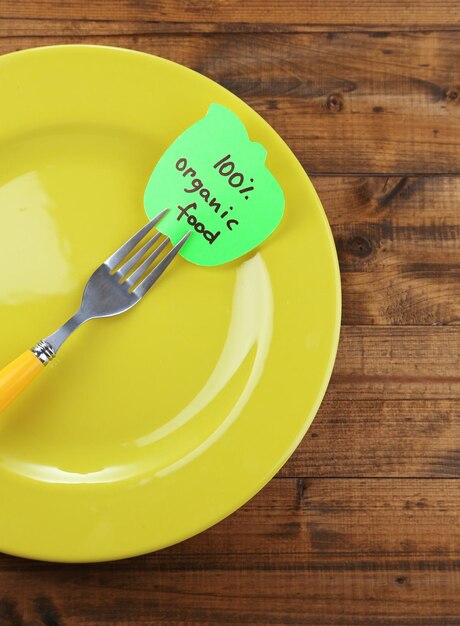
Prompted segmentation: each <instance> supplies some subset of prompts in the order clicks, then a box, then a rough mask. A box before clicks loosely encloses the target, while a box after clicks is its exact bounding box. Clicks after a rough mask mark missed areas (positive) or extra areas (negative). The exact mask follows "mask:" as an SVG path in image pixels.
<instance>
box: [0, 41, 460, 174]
mask: <svg viewBox="0 0 460 626" xmlns="http://www.w3.org/2000/svg"><path fill="white" fill-rule="evenodd" d="M375 34H376V33H338V34H334V33H326V34H320V33H310V34H290V35H250V36H248V35H238V34H232V35H228V34H210V35H209V36H207V37H196V36H194V35H184V36H181V35H168V34H166V35H161V36H154V35H147V36H114V37H112V36H110V37H106V36H96V37H92V38H90V39H88V38H87V37H84V36H70V37H69V36H67V35H65V36H61V35H60V34H59V33H58V34H57V35H56V34H55V33H47V34H46V36H43V37H39V38H36V39H33V40H32V41H33V42H34V43H35V45H48V44H56V43H72V42H73V43H102V44H111V45H115V46H124V47H131V48H136V49H139V50H143V51H145V52H150V53H153V54H157V55H160V56H164V57H166V58H169V59H172V60H174V61H177V62H179V63H182V64H184V65H188V66H190V67H192V68H194V69H196V70H198V71H200V72H201V73H203V74H205V75H207V76H209V77H211V78H212V79H214V80H215V81H217V82H219V83H221V84H222V85H224V86H226V87H228V88H229V89H230V90H232V91H233V92H234V93H236V94H237V95H238V96H240V97H241V98H243V99H244V100H246V101H247V102H248V103H249V104H250V105H251V106H253V107H254V108H255V109H256V110H257V111H258V112H260V113H261V114H262V115H263V116H264V117H265V118H266V119H267V121H268V122H269V123H271V124H272V125H273V126H274V128H275V129H276V130H277V131H278V132H279V133H280V134H281V135H282V136H283V138H284V139H285V140H286V141H287V143H288V144H289V145H290V146H291V147H292V149H293V150H294V152H295V153H296V154H297V156H298V157H299V159H300V160H301V161H302V164H303V165H304V167H305V168H306V170H307V171H308V172H309V173H311V174H315V173H340V174H346V173H348V174H349V173H359V174H362V173H402V174H410V173H415V174H419V173H438V174H439V173H444V174H451V173H459V172H460V158H459V156H460V132H459V129H460V115H459V111H460V107H459V106H458V105H459V103H460V89H459V85H460V73H459V67H460V46H459V45H458V33H456V32H432V33H410V34H409V33H407V34H404V33H391V34H388V33H386V34H385V36H384V37H380V36H379V37H375ZM4 35H5V33H4ZM6 35H7V36H3V37H0V52H2V53H3V52H8V51H12V50H16V49H20V48H24V47H27V46H30V43H31V39H30V38H29V37H16V36H15V33H14V32H12V33H6Z"/></svg>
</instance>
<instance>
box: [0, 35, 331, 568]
mask: <svg viewBox="0 0 460 626" xmlns="http://www.w3.org/2000/svg"><path fill="white" fill-rule="evenodd" d="M0 84H1V86H2V89H1V91H2V95H1V98H0V120H1V125H0V267H1V268H2V278H1V280H0V301H1V307H0V328H1V363H0V365H4V364H6V363H7V362H8V361H9V360H11V359H13V358H14V357H15V356H17V355H18V354H19V353H20V352H21V351H23V350H24V349H25V348H28V347H30V346H32V345H34V344H35V343H36V341H38V340H39V339H41V338H42V337H43V336H46V335H47V334H49V333H50V332H52V331H54V330H55V328H56V327H57V326H59V325H60V324H61V323H62V322H64V321H65V320H66V319H67V318H68V317H69V316H70V315H71V314H72V313H73V312H74V311H75V310H76V308H77V307H78V305H79V301H80V297H81V292H82V287H83V285H84V284H85V281H86V279H87V277H88V276H89V274H90V272H91V271H92V270H93V269H94V268H95V267H96V266H97V265H98V264H99V263H100V262H101V260H102V259H104V258H106V257H107V256H108V255H109V253H111V252H112V251H113V250H114V249H115V247H117V246H118V245H119V244H120V243H121V242H123V241H124V240H125V239H126V238H127V236H128V235H130V234H131V233H132V232H134V231H135V230H136V229H137V228H139V227H140V226H141V225H142V223H143V222H144V221H145V219H146V217H145V214H144V211H143V192H144V188H145V186H146V183H147V180H148V177H149V174H150V172H151V171H152V169H153V167H154V165H155V163H156V161H157V160H158V158H159V157H160V155H161V154H162V153H163V151H164V150H165V149H166V147H167V146H168V145H169V144H170V143H171V142H172V141H173V140H174V139H175V137H176V136H177V135H178V134H179V133H181V132H182V131H183V130H184V129H185V128H187V126H189V125H190V124H192V123H193V122H195V121H196V120H198V119H199V118H201V117H203V116H204V114H205V113H206V111H207V109H208V106H209V104H210V103H211V102H218V103H221V104H224V105H225V106H227V107H229V108H230V109H232V110H233V111H234V112H235V113H236V114H237V115H238V116H239V117H240V118H241V119H242V121H243V122H244V124H245V125H246V127H247V129H248V131H249V134H250V137H251V139H252V140H254V141H260V142H261V143H262V144H263V145H264V146H265V147H266V148H267V150H268V159H267V165H268V167H269V169H270V170H271V171H272V172H273V173H274V175H275V176H276V178H277V179H278V181H279V182H280V184H281V186H282V188H283V190H284V193H285V197H286V213H285V217H284V219H283V222H282V224H281V226H280V228H279V229H278V230H277V231H276V232H275V234H274V235H273V236H272V237H271V238H270V239H269V240H268V241H267V242H265V244H263V245H262V246H261V248H260V249H259V250H258V251H257V252H256V253H251V254H249V255H247V256H246V257H245V258H243V259H240V260H239V261H235V262H233V263H231V264H228V265H225V266H222V267H218V268H200V267H196V266H192V265H190V264H188V263H187V262H186V261H184V260H183V259H182V258H179V259H177V261H176V262H175V264H174V265H173V266H172V268H171V269H170V271H169V272H168V275H167V276H165V277H164V278H163V279H162V280H161V281H160V282H159V283H158V286H156V287H155V289H154V290H153V291H152V292H151V293H150V294H149V296H148V297H147V298H146V300H145V301H144V302H143V303H142V304H141V305H139V307H137V308H136V309H134V310H133V311H131V312H129V313H126V314H125V315H122V316H120V317H117V318H113V319H107V320H98V321H94V322H90V323H89V324H87V325H86V326H85V327H83V328H82V329H81V331H80V332H78V333H77V334H76V335H75V336H74V337H73V338H72V339H71V340H70V341H69V342H68V344H67V345H66V346H65V347H64V348H63V349H62V352H61V353H60V354H59V356H58V358H57V359H55V361H53V362H52V364H51V365H50V366H49V367H48V368H47V370H46V371H45V372H44V373H43V374H42V375H41V377H40V379H38V381H36V382H35V383H34V384H33V385H32V386H31V387H30V388H29V389H28V390H27V391H26V393H25V394H24V395H23V397H21V398H20V400H19V401H17V402H16V403H15V404H14V405H12V406H11V407H10V409H9V410H8V414H7V417H8V420H7V422H6V424H5V425H4V426H3V427H2V429H1V431H0V502H1V514H0V550H2V551H4V552H8V553H12V554H17V555H21V556H27V557H31V558H37V559H46V560H55V561H100V560H107V559H115V558H121V557H127V556H131V555H135V554H141V553H146V552H149V551H151V550H157V549H159V548H162V547H165V546H168V545H171V544H173V543H175V542H178V541H181V540H182V539H186V538H187V537H190V536H191V535H194V534H196V533H198V532H200V531H202V530H204V529H205V528H208V527H209V526H211V525H212V524H215V523H216V522H217V521H219V520H221V519H222V518H223V517H225V516H226V515H228V514H230V513H232V512H233V511H235V509H237V508H238V507H239V506H241V505H242V504H243V503H244V502H246V501H247V500H248V499H249V498H251V497H252V496H253V495H254V494H255V493H256V492H257V491H258V490H259V489H261V488H262V487H263V486H264V485H265V484H266V482H267V481H268V480H269V479H270V478H271V477H272V476H273V475H274V474H275V472H276V471H277V470H278V469H279V468H280V467H281V465H282V464H283V463H284V462H285V461H286V460H287V458H288V457H289V455H290V454H292V452H293V451H294V449H295V447H296V446H297V445H298V444H299V442H300V440H301V439H302V437H303V435H304V434H305V432H306V430H307V428H308V426H309V425H310V423H311V421H312V419H313V417H314V415H315V413H316V411H317V409H318V406H319V403H320V401H321V399H322V397H323V394H324V392H325V390H326V386H327V383H328V380H329V377H330V374H331V370H332V366H333V362H334V358H335V353H336V348H337V342H338V336H339V326H340V280H339V271H338V264H337V257H336V252H335V248H334V242H333V239H332V237H331V232H330V229H329V225H328V223H327V220H326V217H325V214H324V212H323V209H322V207H321V204H320V202H319V199H318V197H317V195H316V193H315V191H314V189H313V186H312V185H311V183H310V181H309V179H308V177H307V176H306V174H305V172H304V171H303V169H302V167H301V166H300V164H299V163H298V161H297V160H296V158H295V157H294V155H293V154H292V152H291V151H290V150H289V148H288V147H287V146H286V144H285V143H284V142H283V141H282V140H281V138H280V137H279V136H278V135H277V134H276V133H275V132H274V131H273V129H272V128H270V126H268V124H267V123H266V122H264V120H263V119H262V118H261V117H259V115H257V114H256V113H255V112H254V111H253V110H252V109H251V108H249V107H248V106H247V105H246V104H244V103H243V102H242V101H241V100H239V99H238V98H237V97H236V96H234V95H232V94H231V93H230V92H228V91H226V90H225V89H223V88H222V87H220V86H219V85H217V84H216V83H214V82H212V81H211V80H209V79H207V78H205V77H203V76H201V75H199V74H197V73H195V72H193V71H191V70H189V69H187V68H185V67H182V66H180V65H177V64H175V63H172V62H170V61H166V60H164V59H160V58H157V57H153V56H150V55H146V54H141V53H138V52H133V51H130V50H121V49H116V48H104V47H96V46H62V47H61V46H60V47H50V48H39V49H35V50H27V51H24V52H18V53H14V54H10V55H6V56H3V57H2V58H0ZM305 124H308V118H306V119H305Z"/></svg>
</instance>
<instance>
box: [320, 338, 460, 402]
mask: <svg viewBox="0 0 460 626" xmlns="http://www.w3.org/2000/svg"><path fill="white" fill-rule="evenodd" d="M328 397H329V399H330V400H334V401H337V400H345V401H352V402H355V401H357V400H372V399H385V400H392V399H394V400H410V399H426V400H430V399H446V400H447V399H451V400H456V401H458V400H459V398H460V328H459V327H423V326H412V327H411V326H407V327H402V326H395V327H384V326H376V327H372V326H348V327H347V326H345V327H343V328H342V334H341V338H340V345H339V352H338V356H337V361H336V364H335V369H334V373H333V375H332V379H331V384H330V387H329V396H328Z"/></svg>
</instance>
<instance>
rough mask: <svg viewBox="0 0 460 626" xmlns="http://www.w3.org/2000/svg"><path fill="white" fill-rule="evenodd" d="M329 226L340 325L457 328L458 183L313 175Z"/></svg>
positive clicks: (459, 303) (458, 179) (459, 266)
mask: <svg viewBox="0 0 460 626" xmlns="http://www.w3.org/2000/svg"><path fill="white" fill-rule="evenodd" d="M313 184H314V185H315V187H316V189H317V191H318V193H319V196H320V198H321V200H322V202H323V205H324V208H325V210H326V213H327V216H328V218H329V221H330V223H331V226H332V231H333V233H334V238H335V242H336V246H337V251H338V255H339V262H340V269H341V276H342V289H343V323H344V324H347V325H354V324H396V325H414V324H426V325H433V324H437V325H440V324H459V323H460V207H459V200H458V198H459V197H460V177H415V178H414V177H412V178H408V177H391V178H388V177H368V176H363V177H317V176H315V177H313Z"/></svg>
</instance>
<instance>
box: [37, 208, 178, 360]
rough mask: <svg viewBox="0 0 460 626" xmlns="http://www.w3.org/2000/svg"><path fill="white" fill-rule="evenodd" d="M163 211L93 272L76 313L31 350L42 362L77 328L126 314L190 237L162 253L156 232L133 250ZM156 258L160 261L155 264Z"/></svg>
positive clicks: (166, 242) (163, 241)
mask: <svg viewBox="0 0 460 626" xmlns="http://www.w3.org/2000/svg"><path fill="white" fill-rule="evenodd" d="M167 211H168V209H166V210H164V211H162V212H161V213H159V214H158V215H157V216H156V217H154V218H153V219H152V220H151V221H150V222H148V224H146V225H145V226H144V227H143V228H141V229H140V230H139V231H138V232H137V233H136V234H135V235H133V237H131V238H130V239H129V240H128V241H127V242H126V243H125V244H123V245H122V246H121V248H119V249H118V250H117V251H116V252H114V253H113V254H112V255H111V256H109V258H108V259H107V260H106V261H104V263H103V264H102V265H100V266H99V267H98V268H97V270H96V271H95V272H94V273H93V275H92V276H91V278H90V279H89V281H88V282H87V284H86V287H85V290H84V293H83V299H82V303H81V306H80V309H79V310H78V311H77V313H76V314H75V315H73V316H72V317H71V318H70V319H69V320H68V321H67V322H66V323H65V324H64V325H63V326H62V327H61V328H59V330H57V331H56V332H55V333H53V334H52V335H49V336H48V337H46V338H45V339H44V340H43V341H42V342H40V343H39V344H37V346H36V347H35V348H34V351H35V354H36V355H37V356H38V357H39V358H41V359H42V360H43V362H48V361H49V360H50V358H52V357H53V356H54V355H55V354H56V352H57V351H58V350H59V348H60V347H61V345H62V344H63V342H64V341H65V340H66V339H67V338H68V337H69V335H70V334H71V333H73V332H74V331H75V330H76V329H77V328H78V327H79V326H81V325H82V324H84V323H85V322H87V321H88V320H90V319H94V318H99V317H110V316H113V315H118V314H120V313H123V312H124V311H127V310H128V309H130V308H132V307H133V306H134V305H135V304H137V303H138V302H139V301H140V300H141V299H142V298H143V297H144V296H145V294H146V293H147V292H148V291H149V289H150V288H151V287H152V286H153V285H154V284H155V283H156V281H157V280H158V279H159V278H160V276H161V275H162V274H163V272H164V271H165V270H166V268H167V267H168V266H169V265H170V263H171V262H172V261H173V259H174V258H175V256H176V255H177V253H178V252H179V250H180V249H181V248H182V246H183V245H184V244H185V242H186V241H187V239H188V237H189V236H190V232H188V233H187V234H186V235H184V237H182V239H181V240H180V241H179V242H178V243H177V244H176V245H175V246H174V247H173V248H171V249H170V250H169V251H168V252H165V251H166V249H167V246H168V245H169V243H170V239H169V237H165V238H163V239H161V237H162V235H161V233H159V232H158V233H156V234H155V235H154V236H153V237H151V238H150V239H148V240H147V241H146V242H145V243H144V244H142V245H141V247H140V248H139V249H136V248H137V246H138V244H140V243H141V242H142V241H143V239H144V238H146V237H147V236H148V235H149V234H150V232H151V230H152V229H153V228H154V226H155V225H156V224H157V223H158V222H159V221H160V220H161V219H162V218H163V217H164V216H165V215H166V213H167ZM164 252H165V254H164V255H163V256H161V255H162V253H164ZM159 257H160V260H159V261H158V262H157V263H155V260H156V259H158V258H159Z"/></svg>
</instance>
